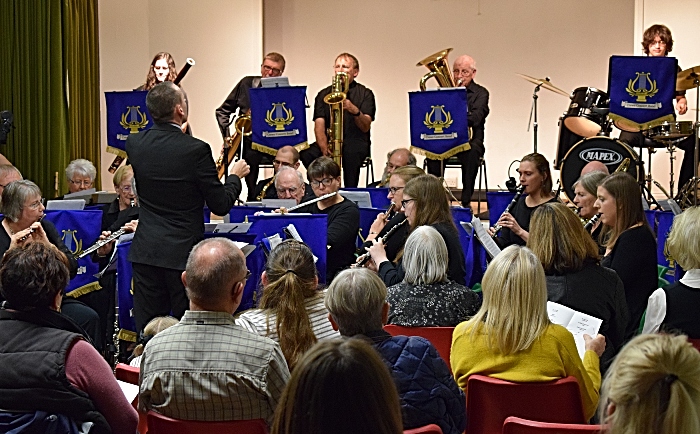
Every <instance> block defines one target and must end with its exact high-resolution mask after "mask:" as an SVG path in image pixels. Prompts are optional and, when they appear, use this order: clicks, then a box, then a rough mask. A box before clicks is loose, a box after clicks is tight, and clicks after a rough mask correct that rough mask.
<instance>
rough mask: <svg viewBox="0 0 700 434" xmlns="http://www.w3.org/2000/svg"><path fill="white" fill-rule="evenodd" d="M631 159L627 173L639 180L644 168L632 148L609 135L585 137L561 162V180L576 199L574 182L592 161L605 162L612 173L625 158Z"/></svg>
mask: <svg viewBox="0 0 700 434" xmlns="http://www.w3.org/2000/svg"><path fill="white" fill-rule="evenodd" d="M625 158H629V159H630V166H629V168H628V169H627V173H629V174H630V175H632V176H633V177H634V178H635V179H636V180H637V181H638V182H641V181H642V180H643V179H644V169H643V168H642V166H641V163H640V162H639V156H638V155H637V153H636V152H634V150H632V148H630V147H629V146H627V145H626V144H624V143H622V142H620V141H619V140H615V139H611V138H609V137H591V138H589V139H583V140H581V141H580V142H578V143H577V144H576V145H574V147H573V148H571V150H569V152H568V153H567V154H566V156H565V157H564V161H562V162H561V169H560V180H561V185H562V187H563V188H564V191H565V192H566V195H567V196H568V197H569V199H571V201H573V200H574V183H575V182H576V181H577V180H578V178H579V176H581V169H583V167H584V166H585V165H586V164H588V163H590V162H591V161H600V162H601V163H603V164H605V166H606V167H607V168H608V171H609V172H610V173H613V172H614V171H615V169H617V167H618V166H619V165H620V164H621V163H622V162H623V161H624V160H625Z"/></svg>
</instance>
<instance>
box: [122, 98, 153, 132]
mask: <svg viewBox="0 0 700 434" xmlns="http://www.w3.org/2000/svg"><path fill="white" fill-rule="evenodd" d="M140 108H141V106H138V105H132V106H128V107H127V108H126V111H125V112H124V113H122V121H121V122H119V124H120V125H121V126H122V127H123V128H124V129H127V130H131V132H130V134H136V133H138V132H139V130H142V129H144V128H146V125H148V118H147V117H146V113H144V112H142V111H141V110H140ZM127 118H128V120H127Z"/></svg>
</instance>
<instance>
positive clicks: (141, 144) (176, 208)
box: [126, 124, 241, 270]
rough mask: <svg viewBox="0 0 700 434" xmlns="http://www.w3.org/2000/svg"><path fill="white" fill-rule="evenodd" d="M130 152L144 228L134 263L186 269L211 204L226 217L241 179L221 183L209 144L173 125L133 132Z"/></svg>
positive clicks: (134, 245) (135, 248) (134, 247)
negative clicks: (205, 211)
mask: <svg viewBox="0 0 700 434" xmlns="http://www.w3.org/2000/svg"><path fill="white" fill-rule="evenodd" d="M126 152H127V154H128V155H129V159H130V160H131V165H132V167H133V169H134V177H136V179H138V194H139V228H138V230H137V231H136V232H135V234H134V241H133V242H132V245H131V250H130V252H129V260H130V261H131V262H137V263H141V264H146V265H152V266H156V267H162V268H169V269H174V270H184V269H185V263H186V262H187V257H188V255H189V254H190V250H191V249H192V247H193V246H194V245H195V244H197V243H198V242H199V241H201V240H202V239H203V237H204V213H203V212H202V209H203V208H204V204H205V202H206V204H207V206H208V207H209V209H210V210H211V211H212V212H213V213H214V214H217V215H226V214H227V213H228V212H229V211H230V210H231V208H232V207H233V205H234V202H235V200H236V199H237V198H238V195H239V194H240V193H241V180H240V179H239V178H238V177H237V176H229V177H228V180H227V181H226V184H221V182H220V181H219V178H218V176H217V174H216V166H215V165H214V159H213V158H212V155H211V148H210V147H209V145H208V144H207V143H205V142H203V141H201V140H199V139H196V138H194V137H190V136H187V135H185V134H183V133H182V131H180V129H179V128H178V127H177V126H176V125H173V124H156V125H155V126H154V127H153V128H151V129H149V130H146V131H144V132H141V133H139V134H132V135H130V136H129V138H128V139H127V140H126Z"/></svg>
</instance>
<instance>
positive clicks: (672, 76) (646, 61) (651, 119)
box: [608, 56, 678, 130]
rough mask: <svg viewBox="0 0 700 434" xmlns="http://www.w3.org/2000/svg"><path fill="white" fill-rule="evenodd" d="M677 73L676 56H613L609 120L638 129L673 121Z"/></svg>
mask: <svg viewBox="0 0 700 434" xmlns="http://www.w3.org/2000/svg"><path fill="white" fill-rule="evenodd" d="M677 74H678V61H677V60H676V58H674V57H644V56H611V57H610V69H609V72H608V93H609V94H610V119H612V120H613V121H615V122H616V123H617V124H623V125H625V126H628V127H630V128H632V129H639V130H644V129H648V128H651V127H653V126H655V125H658V124H661V123H663V122H673V121H674V120H675V117H674V104H673V100H674V98H675V95H676V75H677Z"/></svg>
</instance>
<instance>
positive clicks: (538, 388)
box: [466, 375, 586, 434]
mask: <svg viewBox="0 0 700 434" xmlns="http://www.w3.org/2000/svg"><path fill="white" fill-rule="evenodd" d="M466 393H467V432H468V433H469V434H500V433H501V430H502V429H503V422H504V421H505V420H506V418H507V417H508V416H517V417H522V418H527V419H531V420H537V421H541V422H555V423H586V420H585V417H584V415H583V404H582V402H581V394H580V392H579V385H578V382H577V381H576V378H574V377H566V378H563V379H561V380H557V381H552V382H547V383H512V382H510V381H503V380H498V379H495V378H491V377H485V376H482V375H472V376H470V377H469V379H468V380H467V391H466Z"/></svg>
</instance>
